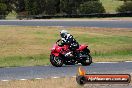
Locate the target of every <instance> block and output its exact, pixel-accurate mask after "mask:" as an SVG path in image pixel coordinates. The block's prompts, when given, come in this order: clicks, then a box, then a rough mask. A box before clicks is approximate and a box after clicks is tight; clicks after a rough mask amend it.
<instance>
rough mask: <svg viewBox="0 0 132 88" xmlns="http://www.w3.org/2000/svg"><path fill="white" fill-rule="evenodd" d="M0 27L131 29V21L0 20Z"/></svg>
mask: <svg viewBox="0 0 132 88" xmlns="http://www.w3.org/2000/svg"><path fill="white" fill-rule="evenodd" d="M0 25H12V26H65V27H105V28H132V21H121V20H111V21H110V20H102V21H99V20H97V21H96V20H91V21H90V20H0Z"/></svg>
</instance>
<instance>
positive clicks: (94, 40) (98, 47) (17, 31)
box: [0, 26, 132, 67]
mask: <svg viewBox="0 0 132 88" xmlns="http://www.w3.org/2000/svg"><path fill="white" fill-rule="evenodd" d="M67 30H68V31H69V32H70V33H71V34H73V35H74V37H77V38H76V40H77V41H78V42H79V43H80V44H87V45H88V46H89V48H90V50H91V55H92V57H93V61H94V62H98V61H127V60H132V29H114V28H110V29H109V28H68V29H67ZM59 31H60V28H59V27H15V26H8V27H7V26H6V27H5V26H0V67H11V66H13V67H15V66H39V65H49V64H50V62H49V55H50V49H51V48H52V46H53V44H54V43H55V42H56V40H57V39H59V38H60V37H59Z"/></svg>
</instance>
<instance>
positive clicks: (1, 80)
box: [1, 80, 9, 82]
mask: <svg viewBox="0 0 132 88" xmlns="http://www.w3.org/2000/svg"><path fill="white" fill-rule="evenodd" d="M1 81H3V82H7V81H9V80H1Z"/></svg>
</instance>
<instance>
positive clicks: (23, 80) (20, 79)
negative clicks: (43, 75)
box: [19, 79, 28, 81]
mask: <svg viewBox="0 0 132 88" xmlns="http://www.w3.org/2000/svg"><path fill="white" fill-rule="evenodd" d="M19 80H22V81H24V80H28V79H19Z"/></svg>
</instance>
